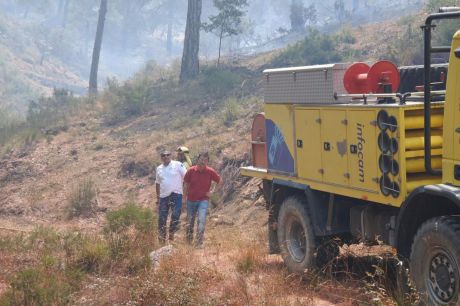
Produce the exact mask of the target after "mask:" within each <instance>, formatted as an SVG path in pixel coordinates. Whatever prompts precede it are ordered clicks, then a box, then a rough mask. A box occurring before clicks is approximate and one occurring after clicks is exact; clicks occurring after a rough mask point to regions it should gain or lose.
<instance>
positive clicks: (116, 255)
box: [104, 203, 156, 274]
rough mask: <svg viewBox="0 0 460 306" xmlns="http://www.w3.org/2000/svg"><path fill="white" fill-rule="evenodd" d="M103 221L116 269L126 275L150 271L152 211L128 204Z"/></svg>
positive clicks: (108, 214)
mask: <svg viewBox="0 0 460 306" xmlns="http://www.w3.org/2000/svg"><path fill="white" fill-rule="evenodd" d="M106 217H107V225H106V226H105V228H104V233H105V237H106V239H107V242H108V245H109V248H110V255H111V257H112V258H113V259H115V260H117V264H118V267H120V268H121V269H123V270H124V271H125V272H127V273H128V274H134V273H137V272H138V271H141V270H143V269H147V268H148V267H150V264H151V262H150V259H149V256H148V255H149V253H150V252H151V251H152V250H153V249H154V247H155V244H156V234H155V228H154V218H153V214H152V211H151V210H150V209H146V208H141V207H139V206H137V205H135V204H134V203H129V204H127V205H125V207H123V208H121V209H119V210H117V211H113V212H108V213H107V216H106Z"/></svg>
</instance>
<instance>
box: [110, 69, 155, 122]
mask: <svg viewBox="0 0 460 306" xmlns="http://www.w3.org/2000/svg"><path fill="white" fill-rule="evenodd" d="M151 96H152V83H151V82H150V81H149V80H148V79H147V78H142V79H141V78H138V79H136V80H130V81H127V82H125V83H124V84H123V85H120V84H119V82H118V80H117V79H116V78H112V79H108V80H107V91H106V92H105V95H104V100H106V101H109V102H108V112H109V113H110V114H111V115H112V116H113V118H112V120H114V121H119V120H124V119H126V118H129V117H133V116H139V115H141V114H142V113H144V112H146V111H147V110H148V109H149V107H150V105H151V104H152V97H151Z"/></svg>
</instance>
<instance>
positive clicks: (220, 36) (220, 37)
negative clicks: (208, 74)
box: [217, 27, 224, 66]
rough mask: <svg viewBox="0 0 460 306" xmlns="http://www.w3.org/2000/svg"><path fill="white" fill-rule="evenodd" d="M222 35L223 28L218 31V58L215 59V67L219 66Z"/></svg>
mask: <svg viewBox="0 0 460 306" xmlns="http://www.w3.org/2000/svg"><path fill="white" fill-rule="evenodd" d="M222 35H224V28H223V27H222V28H221V29H220V35H219V56H218V57H217V66H220V50H221V49H222Z"/></svg>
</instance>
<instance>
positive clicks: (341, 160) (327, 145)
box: [321, 109, 350, 186]
mask: <svg viewBox="0 0 460 306" xmlns="http://www.w3.org/2000/svg"><path fill="white" fill-rule="evenodd" d="M346 119H347V118H346V111H345V110H328V109H323V110H321V146H322V147H321V150H322V156H323V171H324V174H323V181H324V182H325V183H331V184H338V185H342V186H348V183H349V177H350V174H349V173H348V154H347V152H348V142H347V121H346Z"/></svg>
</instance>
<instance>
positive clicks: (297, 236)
mask: <svg viewBox="0 0 460 306" xmlns="http://www.w3.org/2000/svg"><path fill="white" fill-rule="evenodd" d="M311 224H312V223H311V220H310V217H309V215H308V213H307V210H306V205H305V203H303V201H302V200H301V198H299V197H289V198H287V199H286V200H284V202H283V204H282V205H281V209H280V212H279V216H278V242H279V245H280V251H281V256H282V257H283V260H284V263H285V264H286V266H287V268H288V269H289V271H291V272H293V273H303V272H304V271H305V269H308V268H311V267H313V266H314V263H315V255H314V254H315V249H316V245H315V237H314V234H313V227H312V225H311Z"/></svg>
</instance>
